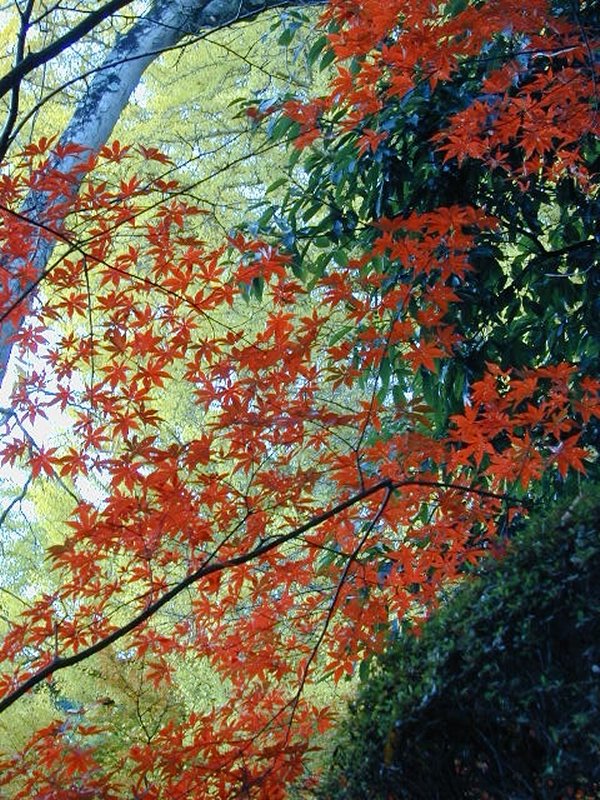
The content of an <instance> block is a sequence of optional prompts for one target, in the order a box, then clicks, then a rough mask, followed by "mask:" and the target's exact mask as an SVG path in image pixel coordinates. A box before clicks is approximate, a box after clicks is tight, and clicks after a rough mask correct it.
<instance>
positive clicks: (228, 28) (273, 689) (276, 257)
mask: <svg viewBox="0 0 600 800" xmlns="http://www.w3.org/2000/svg"><path fill="white" fill-rule="evenodd" d="M311 5H312V4H310V3H305V4H296V5H292V4H285V5H282V4H275V3H261V4H257V3H254V2H247V3H244V2H241V3H233V4H231V3H227V2H219V0H213V2H209V3H205V2H192V0H187V2H183V0H157V2H155V3H153V4H150V3H144V2H126V1H125V0H119V1H117V2H110V3H106V4H105V5H103V6H101V7H98V6H97V5H96V4H92V3H85V2H77V3H75V4H70V5H69V6H68V7H67V6H63V5H62V4H61V3H57V4H46V3H43V2H35V1H34V0H27V2H21V3H17V2H13V3H7V4H5V5H4V6H2V8H0V23H1V24H2V26H3V27H2V38H3V42H4V43H5V44H6V53H7V56H6V57H5V58H4V63H3V71H4V73H5V75H4V78H1V79H0V93H1V94H2V102H3V111H4V113H5V124H4V128H3V132H2V138H1V139H0V156H1V158H2V171H1V175H0V214H1V215H2V233H1V245H2V263H1V267H2V272H1V275H2V277H1V281H2V283H1V286H0V308H1V309H2V312H1V320H2V322H1V328H0V368H1V369H2V371H3V373H5V374H4V382H3V389H2V391H3V400H2V404H3V407H2V410H1V415H2V416H1V430H0V433H1V436H2V438H1V441H0V462H1V463H2V469H3V476H2V478H3V479H2V484H1V487H0V490H1V494H2V503H3V504H2V509H1V510H0V524H1V552H0V557H1V560H2V587H1V598H0V604H1V612H2V625H3V631H2V634H3V639H2V645H1V647H0V659H1V660H2V677H1V679H0V686H1V688H2V693H3V699H2V701H0V710H1V711H2V716H1V717H0V752H1V754H2V755H1V756H0V758H1V768H2V773H1V777H0V786H1V787H3V789H2V791H4V792H5V793H6V794H5V796H6V797H10V798H28V799H30V798H57V799H58V798H61V799H63V798H64V799H65V800H66V798H71V797H72V798H76V797H77V798H81V797H88V798H91V797H100V796H101V797H105V798H125V797H130V798H133V797H135V798H148V800H150V799H152V800H158V799H159V798H167V797H169V798H175V797H182V798H183V797H212V796H217V797H253V798H254V797H265V798H267V797H268V798H277V797H285V796H293V795H294V794H296V795H300V796H309V795H310V793H311V792H312V790H313V788H314V784H315V781H316V780H317V777H316V776H317V772H318V764H319V758H318V754H316V752H315V751H317V750H318V748H319V747H320V746H326V745H327V734H328V730H329V729H330V727H331V725H332V722H333V720H334V717H335V712H336V710H339V708H340V707H341V700H342V699H343V698H344V697H345V696H348V695H350V694H351V693H352V691H353V682H354V680H355V678H356V676H357V674H358V673H360V672H364V670H365V668H366V665H368V662H369V658H371V657H372V656H373V654H375V653H377V652H380V651H381V650H382V649H385V647H386V645H387V644H388V643H389V642H390V640H391V639H393V638H394V637H395V636H397V635H398V632H399V631H400V630H402V629H403V627H404V626H405V625H406V623H407V621H410V622H411V623H412V624H413V625H414V624H415V623H417V625H426V624H427V623H426V619H427V617H428V616H429V615H430V613H431V611H432V610H433V609H434V608H435V607H436V606H437V605H438V604H439V603H440V602H442V603H443V602H444V601H445V598H446V597H447V596H448V595H449V594H451V593H452V590H453V587H454V586H455V585H456V584H457V583H460V582H461V581H463V580H468V579H469V576H471V575H472V574H473V573H474V572H475V571H476V570H477V568H478V564H479V562H480V561H481V559H485V558H488V557H489V556H490V555H492V556H501V555H502V554H503V553H504V552H505V550H506V549H507V547H510V540H511V538H512V536H513V534H514V531H515V530H516V529H517V528H518V526H519V525H520V521H521V520H522V518H523V517H525V516H526V515H527V514H528V513H529V512H530V510H531V509H534V508H535V507H536V506H543V505H545V504H548V503H549V502H550V501H553V500H555V499H557V498H563V499H564V498H567V499H568V498H569V497H575V496H577V495H578V494H579V493H580V492H581V491H582V485H583V484H582V480H583V478H582V476H583V475H584V473H586V471H587V473H588V474H590V475H592V476H593V475H594V474H595V471H596V457H597V450H598V409H599V400H598V388H599V385H600V384H599V382H598V351H599V339H600V337H599V328H598V325H599V323H598V320H599V319H600V313H599V312H600V306H599V303H600V300H599V296H598V288H599V286H600V276H599V271H598V255H599V252H598V251H599V248H598V242H599V235H600V233H599V230H598V219H600V214H599V211H600V209H599V207H598V206H599V203H598V196H597V177H598V167H599V156H600V147H599V144H598V56H597V53H598V48H597V36H598V30H599V28H600V26H599V22H598V18H597V15H598V12H597V11H596V10H595V8H594V4H592V3H585V2H578V3H577V2H568V3H567V2H565V3H561V2H553V3H546V2H542V0H535V1H534V2H531V3H528V4H527V7H526V8H525V7H523V4H522V3H521V4H519V3H516V2H511V1H509V0H489V1H488V2H482V3H479V2H477V3H469V2H461V1H460V0H459V1H458V2H447V3H443V2H441V3H431V4H429V5H428V6H427V7H424V6H423V4H422V3H418V2H414V3H412V2H404V3H394V2H390V3H387V4H385V5H384V4H381V3H371V2H367V0H363V2H350V0H336V2H331V3H328V4H327V5H325V6H317V7H315V8H311V7H310V6H311ZM115 125H116V126H117V127H115V128H114V129H113V126H115Z"/></svg>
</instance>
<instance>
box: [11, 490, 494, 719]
mask: <svg viewBox="0 0 600 800" xmlns="http://www.w3.org/2000/svg"><path fill="white" fill-rule="evenodd" d="M404 486H424V487H431V488H445V489H451V490H455V491H460V492H465V493H472V494H476V495H479V496H480V497H488V498H495V499H498V500H502V501H505V502H507V501H510V498H509V497H508V496H507V495H500V494H497V493H495V492H491V491H488V490H486V489H479V488H477V487H474V486H465V485H462V484H452V483H447V482H444V481H428V480H419V479H405V480H400V481H393V480H392V479H391V478H385V479H384V480H382V481H379V482H378V483H375V484H373V485H372V486H369V487H368V488H367V489H364V490H363V491H361V492H358V493H357V494H354V495H352V496H351V497H349V498H348V499H346V500H343V501H342V502H341V503H338V504H337V505H335V506H334V507H333V508H330V509H329V510H328V511H324V512H323V513H322V514H317V515H316V516H314V517H311V519H310V520H308V522H305V523H304V524H303V525H300V526H299V527H297V528H294V529H293V530H291V531H289V532H288V533H284V534H282V535H281V536H277V537H274V538H273V539H271V540H269V541H267V542H262V543H261V544H259V545H258V547H255V548H253V549H252V550H249V551H248V552H246V553H241V554H240V555H238V556H233V557H232V558H228V559H225V560H224V561H216V562H212V558H213V556H212V555H211V556H209V558H208V559H207V561H206V562H205V563H204V564H203V565H202V566H201V567H199V568H198V569H197V570H195V571H194V572H191V573H190V574H189V575H187V576H186V577H185V578H184V579H183V580H181V581H180V582H179V583H177V584H175V586H173V587H172V588H171V589H169V591H167V592H165V593H164V594H163V595H162V596H161V597H159V598H158V600H155V601H154V602H153V603H151V604H150V605H148V606H147V607H146V608H145V609H144V610H143V611H141V612H140V613H139V614H137V615H136V616H135V617H133V618H132V619H131V620H130V621H129V622H127V623H126V624H125V625H122V626H121V627H119V628H117V629H116V630H114V631H113V632H112V633H110V634H108V635H107V636H105V637H104V638H103V639H100V640H99V641H97V642H96V643H95V644H93V645H90V646H89V647H86V648H84V649H83V650H80V651H79V652H77V653H73V655H70V656H64V657H60V656H59V657H55V658H53V659H52V661H50V662H49V663H48V664H46V666H45V667H42V669H40V670H38V671H37V672H35V673H34V674H33V675H31V676H30V677H29V678H27V680H25V681H23V683H22V684H21V685H20V686H18V687H17V688H16V689H14V690H13V691H12V692H10V693H9V694H8V695H6V696H5V697H4V698H3V699H2V700H1V701H0V714H1V713H2V712H3V711H6V709H7V708H10V706H12V705H13V703H15V702H16V701H17V700H18V699H19V698H20V697H22V696H23V695H24V694H26V693H27V692H28V691H30V690H31V689H33V688H34V687H35V686H38V685H39V684H40V683H42V681H44V680H46V678H48V677H50V676H51V675H54V674H55V673H56V672H58V671H60V670H63V669H66V668H67V667H71V666H74V665H75V664H79V663H81V662H82V661H86V660H87V659H88V658H90V657H91V656H93V655H95V654H96V653H100V652H102V651H103V650H105V649H106V648H107V647H109V646H110V645H111V644H114V643H115V642H118V641H119V640H120V639H122V638H123V637H124V636H126V635H127V634H128V633H131V632H132V631H133V630H135V629H136V628H138V627H140V626H141V625H143V623H145V622H147V621H148V620H149V619H150V618H151V617H153V616H154V615H155V614H156V613H157V611H159V610H160V609H161V608H163V606H165V605H167V604H168V603H170V602H171V600H174V599H175V598H176V597H177V596H178V595H180V594H181V593H182V592H183V591H184V590H185V589H187V588H188V587H190V586H192V585H193V584H195V583H197V582H198V581H199V580H200V579H201V578H205V577H207V576H208V575H213V574H214V573H216V572H222V571H223V570H226V569H231V568H233V567H239V566H241V565H243V564H247V563H248V562H250V561H254V560H256V559H257V558H259V557H260V556H263V555H265V554H266V553H269V552H271V551H272V550H275V549H276V548H278V547H281V545H283V544H286V543H287V542H290V541H292V540H293V539H297V538H298V537H300V536H302V535H303V534H304V533H306V532H307V531H309V530H312V529H313V528H316V527H318V526H319V525H321V524H322V523H323V522H326V521H327V520H329V519H332V518H333V517H336V516H337V515H338V514H341V513H342V511H346V510H347V509H348V508H352V506H355V505H356V504H357V503H360V502H361V501H362V500H366V499H367V498H369V497H371V496H372V495H374V494H377V493H378V492H382V491H385V492H386V494H391V493H392V492H394V491H395V490H396V489H400V488H402V487H404ZM359 549H360V548H359Z"/></svg>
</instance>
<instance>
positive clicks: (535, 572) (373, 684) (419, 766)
mask: <svg viewBox="0 0 600 800" xmlns="http://www.w3.org/2000/svg"><path fill="white" fill-rule="evenodd" d="M599 521H600V490H599V489H598V488H597V487H588V488H587V489H586V490H585V494H584V495H580V497H579V498H578V499H577V500H576V501H575V503H574V504H572V505H571V507H570V508H569V509H567V510H565V508H564V506H563V507H562V508H558V509H556V510H555V511H554V512H553V513H550V514H546V515H543V516H542V515H538V516H535V517H533V518H532V519H531V520H530V522H529V523H528V525H527V526H526V527H525V528H524V529H523V530H522V531H521V532H520V533H519V534H517V535H515V537H514V539H513V540H512V541H511V543H510V547H509V549H508V554H507V555H506V556H505V558H504V559H503V560H501V561H499V562H491V561H490V562H489V563H488V564H487V565H486V566H485V568H484V569H483V570H482V571H481V573H480V574H479V575H478V576H477V577H476V578H475V579H474V580H473V581H468V582H465V583H464V584H462V585H461V586H460V587H459V588H458V589H457V590H456V591H455V593H454V594H453V596H452V597H451V598H450V599H449V600H448V602H447V603H446V604H445V605H444V606H443V607H442V608H441V609H440V610H439V611H438V612H437V613H436V614H435V615H434V616H432V618H431V619H430V620H429V621H428V622H427V623H426V624H425V625H424V626H423V630H422V633H421V634H420V635H418V636H415V635H414V633H415V632H414V631H411V630H404V631H403V632H402V633H401V634H400V636H399V637H398V639H397V640H396V641H394V642H393V644H392V645H391V646H390V648H389V649H388V651H387V653H386V654H385V655H384V656H383V657H380V658H379V659H378V660H376V661H374V662H372V663H371V665H370V666H369V671H368V677H367V678H366V680H365V681H364V683H363V684H362V686H361V688H360V690H359V693H358V697H357V699H356V701H355V702H354V703H353V704H352V705H351V707H350V710H349V715H348V717H347V718H346V719H345V721H344V722H343V724H342V726H341V728H340V730H339V732H338V734H337V739H336V746H335V748H334V751H333V755H332V759H331V762H332V763H331V765H330V767H329V768H328V771H327V773H326V775H325V777H324V779H323V782H322V784H321V787H320V790H319V793H318V795H319V797H320V798H324V799H325V798H326V799H327V800H338V799H340V800H341V798H344V800H366V799H367V798H384V799H385V800H396V799H398V800H399V799H400V798H402V800H437V799H438V798H439V799H440V800H451V799H452V798H482V799H483V798H486V799H487V800H527V799H528V798H531V799H533V798H535V799H536V800H550V799H553V800H558V799H559V798H568V797H573V798H598V797H600V680H599V679H600V623H599V613H598V612H599V608H600V579H599V575H600V539H599V536H598V531H599V527H600V526H599Z"/></svg>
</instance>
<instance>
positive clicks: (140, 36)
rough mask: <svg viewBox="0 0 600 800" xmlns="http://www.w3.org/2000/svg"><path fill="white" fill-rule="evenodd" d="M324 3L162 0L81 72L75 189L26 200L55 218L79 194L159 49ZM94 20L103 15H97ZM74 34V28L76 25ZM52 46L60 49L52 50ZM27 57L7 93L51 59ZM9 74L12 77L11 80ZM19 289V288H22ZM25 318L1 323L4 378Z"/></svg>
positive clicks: (68, 131) (39, 256)
mask: <svg viewBox="0 0 600 800" xmlns="http://www.w3.org/2000/svg"><path fill="white" fill-rule="evenodd" d="M127 2H131V0H111V3H108V4H107V5H106V6H105V7H103V9H100V10H99V12H102V10H104V12H105V13H106V15H107V16H109V12H108V11H107V9H112V12H114V11H115V10H117V7H119V4H121V5H125V4H126V3H127ZM322 4H323V0H208V2H206V1H205V0H193V1H191V2H183V0H155V2H154V3H153V4H152V6H151V8H150V10H149V11H148V12H147V14H145V15H144V16H142V17H139V18H138V19H137V20H136V22H135V24H133V25H132V26H131V27H130V28H129V29H128V30H127V32H126V33H125V34H124V35H123V36H121V37H119V38H118V39H117V41H116V43H115V45H114V47H113V48H112V49H111V50H110V52H109V54H108V56H107V57H106V59H105V60H104V62H103V63H102V64H101V65H99V66H97V67H95V68H93V69H91V70H89V72H87V73H85V74H84V75H80V76H78V78H77V79H76V80H81V79H82V78H83V77H86V76H89V75H92V74H93V75H94V77H93V80H92V81H91V82H90V85H89V87H88V88H87V89H86V91H85V93H84V94H83V96H82V98H81V100H80V101H79V103H78V104H77V106H76V108H75V111H74V113H73V116H72V118H71V120H70V122H69V124H68V125H67V127H66V128H65V130H64V131H63V133H62V135H61V138H60V144H61V145H62V146H63V147H65V148H66V155H63V156H62V157H61V158H58V157H56V158H54V160H53V162H52V164H51V165H50V168H51V170H52V172H53V173H54V174H56V175H63V176H67V175H68V176H69V178H70V180H71V186H70V196H69V197H68V198H64V197H63V198H58V199H53V200H52V201H50V200H49V198H48V197H47V196H46V194H45V193H44V192H43V191H37V192H35V191H33V192H31V196H30V197H29V198H28V199H27V201H26V203H25V207H26V208H31V209H32V216H34V217H36V218H38V219H40V220H41V219H42V218H43V216H46V218H48V214H49V212H52V210H53V208H55V206H56V203H57V202H63V203H64V202H65V201H67V200H70V199H72V198H74V197H75V195H76V194H77V192H78V189H79V185H80V183H81V181H82V180H83V178H84V177H85V175H86V174H87V172H88V170H89V168H90V163H91V162H90V156H91V155H93V154H95V153H97V152H98V151H99V150H100V149H101V147H102V146H103V145H104V144H105V143H106V141H107V139H108V137H109V136H110V134H111V132H112V130H113V128H114V126H115V125H116V123H117V121H118V119H119V117H120V116H121V113H122V111H123V109H124V108H125V106H126V105H127V103H128V102H129V98H130V96H131V94H132V92H133V91H134V89H135V88H136V86H137V85H138V83H139V81H140V79H141V77H142V75H143V73H144V72H145V70H146V69H147V67H148V66H149V65H150V64H151V63H152V62H153V61H154V60H155V59H156V58H157V57H158V56H159V55H161V54H162V53H165V52H167V51H170V50H173V49H175V48H178V47H181V46H182V45H181V42H182V40H185V42H184V44H185V43H189V42H190V41H192V40H195V41H197V40H198V39H202V38H204V37H205V36H206V35H207V31H215V30H222V29H224V28H227V27H229V26H231V25H233V24H235V23H237V22H241V21H246V22H248V21H250V20H253V19H254V18H256V17H257V16H259V15H260V14H261V13H263V12H264V11H268V10H270V9H275V8H284V7H287V6H316V5H322ZM99 12H94V13H99ZM92 19H96V18H95V17H92ZM98 21H100V20H98ZM86 22H87V24H88V26H89V25H91V21H90V19H89V17H88V18H86V20H84V21H83V22H82V23H81V24H82V25H83V24H85V23H86ZM96 24H97V23H96ZM93 27H94V26H93V25H92V26H91V27H90V28H89V29H88V30H87V31H86V32H88V33H89V30H91V29H92V28H93ZM76 29H77V26H76ZM76 29H74V30H76ZM200 31H204V33H200V34H199V32H200ZM70 33H71V34H72V33H73V31H71V32H70ZM83 35H85V34H84V33H82V34H81V36H83ZM81 36H80V38H81ZM75 41H77V39H76V40H75ZM58 42H62V46H61V48H62V49H64V48H66V47H67V46H70V45H71V44H73V42H71V43H69V42H68V41H67V40H65V38H64V37H61V38H60V39H59V40H57V42H55V43H53V45H49V47H48V48H46V49H45V50H44V51H40V53H45V54H46V55H47V56H48V59H49V58H51V57H52V56H53V55H54V56H55V55H58V53H59V52H61V48H59V49H58V51H56V47H57V43H58ZM49 48H54V49H52V50H51V51H50V50H49ZM48 53H51V54H50V55H48ZM34 56H37V58H38V60H39V59H40V58H41V56H40V54H39V53H38V54H34ZM27 58H28V57H27ZM27 58H26V59H24V60H23V61H22V62H21V66H20V67H19V72H18V73H14V70H13V71H11V73H10V75H12V77H11V79H10V80H9V81H8V83H6V79H0V90H2V89H3V88H4V91H5V92H6V91H7V90H8V89H10V86H11V81H14V80H16V79H17V78H16V77H15V74H16V75H17V77H18V75H21V73H23V74H27V71H31V69H34V68H35V67H36V66H39V65H40V64H42V63H44V62H43V61H39V63H38V61H35V62H34V61H29V62H27ZM23 64H25V66H23ZM32 64H33V66H32ZM21 77H22V75H21ZM19 79H20V78H19ZM3 81H5V83H4V84H3ZM0 96H1V94H0ZM69 145H70V146H71V149H70V150H69V149H68V146H69ZM1 156H2V153H0V158H1ZM63 216H64V215H63ZM59 222H60V220H57V223H56V224H59ZM53 247H54V242H46V241H44V240H43V239H42V240H39V241H38V242H37V243H35V244H32V246H31V252H35V258H33V259H32V264H31V266H32V267H33V268H34V272H35V273H37V275H40V274H41V273H42V272H43V271H44V269H45V267H46V265H47V263H48V261H49V259H50V257H51V254H52V249H53ZM15 283H16V282H15ZM37 283H38V281H35V278H34V280H33V281H32V282H31V285H33V286H35V285H37ZM28 285H29V284H28ZM15 294H18V290H16V289H15ZM23 317H24V315H21V316H20V317H17V319H16V320H14V321H10V322H9V321H8V320H5V322H4V324H3V325H2V326H1V327H0V382H1V380H2V378H3V377H4V374H5V371H6V366H7V364H8V360H9V357H10V352H11V349H12V340H13V338H14V336H15V335H16V333H17V332H18V330H19V328H20V326H21V324H22V322H23Z"/></svg>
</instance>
